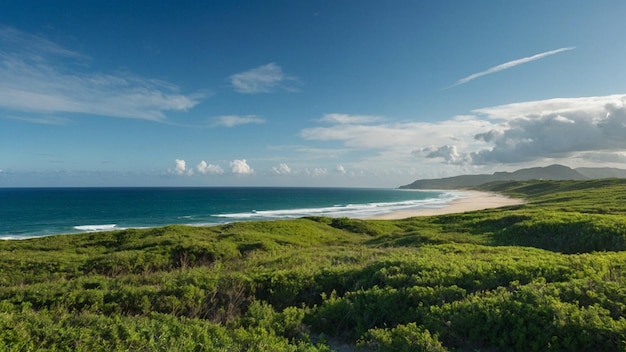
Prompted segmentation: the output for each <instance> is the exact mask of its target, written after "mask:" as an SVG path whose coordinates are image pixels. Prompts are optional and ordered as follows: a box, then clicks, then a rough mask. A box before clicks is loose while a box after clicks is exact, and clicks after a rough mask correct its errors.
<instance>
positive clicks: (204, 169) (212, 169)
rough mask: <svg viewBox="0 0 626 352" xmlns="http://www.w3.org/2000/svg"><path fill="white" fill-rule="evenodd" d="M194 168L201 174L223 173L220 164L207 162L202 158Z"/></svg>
mask: <svg viewBox="0 0 626 352" xmlns="http://www.w3.org/2000/svg"><path fill="white" fill-rule="evenodd" d="M196 170H197V171H198V173H200V174H202V175H219V174H223V173H224V169H222V167H221V166H219V165H213V164H208V163H207V162H206V161H204V160H202V161H201V162H200V163H199V164H198V165H197V166H196Z"/></svg>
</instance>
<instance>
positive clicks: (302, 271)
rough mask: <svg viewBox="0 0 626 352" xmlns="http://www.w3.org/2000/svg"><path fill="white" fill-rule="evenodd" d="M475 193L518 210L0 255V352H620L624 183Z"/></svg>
mask: <svg viewBox="0 0 626 352" xmlns="http://www.w3.org/2000/svg"><path fill="white" fill-rule="evenodd" d="M482 189H483V190H489V191H497V192H501V193H505V194H509V195H512V196H516V197H523V198H526V199H527V200H528V203H527V204H525V205H520V206H513V207H508V208H503V209H491V210H484V211H476V212H468V213H464V214H451V215H443V216H435V217H420V218H411V219H404V220H389V221H382V220H369V221H365V220H356V219H329V218H321V217H320V218H317V217H316V218H303V219H298V220H291V221H271V222H249V223H233V224H229V225H224V226H216V227H185V226H168V227H164V228H157V229H148V230H125V231H115V232H106V233H91V234H81V235H62V236H51V237H44V238H36V239H29V240H22V241H4V242H0V350H2V351H90V352H91V351H127V350H128V351H249V350H250V351H332V350H342V351H346V350H361V351H495V350H505V351H506V350H512V351H546V350H555V351H560V350H568V351H586V350H611V351H615V350H626V318H625V317H626V180H617V179H614V180H593V181H545V182H540V181H523V182H506V183H494V184H488V185H485V186H482ZM623 269H624V270H623Z"/></svg>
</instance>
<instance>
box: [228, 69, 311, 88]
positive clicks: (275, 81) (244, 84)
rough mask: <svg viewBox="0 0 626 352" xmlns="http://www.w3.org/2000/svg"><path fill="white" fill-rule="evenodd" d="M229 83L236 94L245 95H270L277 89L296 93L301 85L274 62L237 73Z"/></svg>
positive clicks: (231, 77) (230, 78)
mask: <svg viewBox="0 0 626 352" xmlns="http://www.w3.org/2000/svg"><path fill="white" fill-rule="evenodd" d="M228 81H229V82H230V84H231V85H232V87H233V89H234V90H235V91H236V92H239V93H245V94H258V93H270V92H273V91H274V90H276V89H283V90H286V91H291V92H295V91H298V89H297V85H298V84H299V81H298V79H297V78H296V77H293V76H289V75H286V74H285V73H284V72H283V69H282V68H281V67H280V66H278V65H277V64H275V63H273V62H271V63H269V64H266V65H261V66H259V67H255V68H253V69H250V70H248V71H244V72H240V73H235V74H233V75H231V76H230V77H228Z"/></svg>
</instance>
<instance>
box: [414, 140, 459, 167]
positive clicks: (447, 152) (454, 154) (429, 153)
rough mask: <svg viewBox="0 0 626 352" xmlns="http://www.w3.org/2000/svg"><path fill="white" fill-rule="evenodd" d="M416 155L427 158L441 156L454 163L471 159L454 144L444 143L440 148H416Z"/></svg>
mask: <svg viewBox="0 0 626 352" xmlns="http://www.w3.org/2000/svg"><path fill="white" fill-rule="evenodd" d="M414 155H415V156H418V157H420V156H421V157H425V158H441V159H443V160H444V161H445V162H446V163H448V164H453V165H464V164H466V163H467V162H468V161H469V159H468V158H467V156H466V155H462V154H460V153H459V152H458V150H457V148H456V146H454V145H444V146H441V147H438V148H434V147H423V148H420V149H418V150H416V151H415V152H414Z"/></svg>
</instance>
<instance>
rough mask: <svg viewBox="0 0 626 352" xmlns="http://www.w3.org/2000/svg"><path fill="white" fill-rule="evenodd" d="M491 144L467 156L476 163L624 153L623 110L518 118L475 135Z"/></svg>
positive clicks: (625, 114) (613, 108)
mask: <svg viewBox="0 0 626 352" xmlns="http://www.w3.org/2000/svg"><path fill="white" fill-rule="evenodd" d="M476 138H477V139H479V140H483V141H485V142H487V143H489V144H491V145H492V147H491V148H490V149H484V150H480V151H477V152H473V153H471V154H470V156H471V158H472V161H473V162H474V163H476V164H486V163H494V162H497V163H512V162H523V161H530V160H536V159H540V158H565V157H568V156H571V155H575V154H576V153H584V152H599V151H608V150H612V151H622V150H626V107H624V105H623V104H622V105H621V106H616V105H607V106H604V107H603V108H600V109H598V111H597V112H595V113H589V112H588V111H585V110H581V111H572V112H567V113H565V114H559V113H544V114H543V115H539V116H537V115H530V116H520V117H519V118H517V119H513V120H510V121H509V122H508V123H507V124H506V126H504V128H502V129H500V130H497V131H488V132H486V133H481V134H477V135H476Z"/></svg>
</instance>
